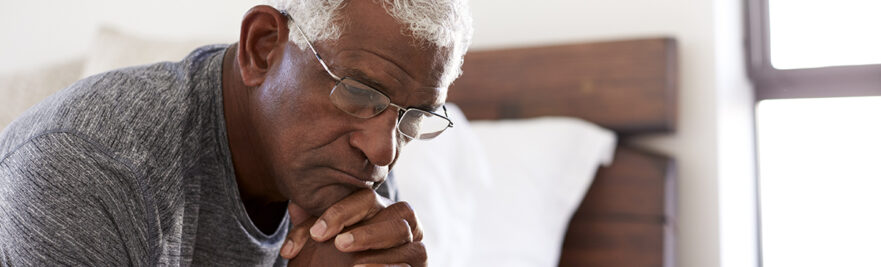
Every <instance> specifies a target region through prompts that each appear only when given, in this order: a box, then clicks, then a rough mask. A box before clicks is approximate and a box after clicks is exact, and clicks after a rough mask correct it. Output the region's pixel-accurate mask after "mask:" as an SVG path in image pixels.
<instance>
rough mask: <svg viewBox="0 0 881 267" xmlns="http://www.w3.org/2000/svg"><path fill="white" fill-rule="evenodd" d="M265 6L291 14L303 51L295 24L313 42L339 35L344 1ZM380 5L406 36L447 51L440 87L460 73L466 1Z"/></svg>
mask: <svg viewBox="0 0 881 267" xmlns="http://www.w3.org/2000/svg"><path fill="white" fill-rule="evenodd" d="M266 2H267V4H268V5H270V6H273V7H275V8H276V9H278V10H283V11H285V12H287V13H288V14H290V15H291V17H292V18H293V21H291V22H290V24H289V25H288V26H289V28H290V29H291V33H290V34H288V36H289V38H290V40H291V42H294V43H295V44H297V46H299V47H300V48H301V49H306V40H303V38H301V37H300V34H299V33H297V32H296V28H295V26H294V24H293V23H294V21H295V22H296V25H298V26H300V28H301V29H302V30H303V32H304V33H305V34H306V36H308V37H309V38H310V39H311V40H312V41H313V42H314V41H320V40H336V39H338V38H339V37H340V35H341V27H340V26H341V25H340V23H341V20H340V19H339V17H338V15H339V14H338V13H339V12H338V11H339V10H340V9H342V8H343V7H344V6H345V2H346V1H345V0H266ZM374 2H381V3H382V6H383V8H385V10H386V12H387V13H388V14H389V15H390V16H392V17H393V18H395V19H396V20H397V21H398V22H400V23H401V24H403V25H406V26H407V28H406V30H407V32H406V33H407V34H409V35H410V36H412V37H414V38H415V39H416V40H417V41H419V42H427V43H429V44H433V45H436V46H437V47H438V48H446V49H450V52H451V56H450V58H449V59H448V60H447V62H446V64H445V66H444V73H443V75H442V76H441V86H442V87H448V86H449V85H450V84H452V83H453V80H455V79H456V78H458V77H459V75H460V74H461V73H462V60H463V59H464V56H465V52H466V51H467V50H468V46H469V45H471V35H472V33H473V31H474V30H473V28H472V26H471V20H472V19H471V12H470V10H469V8H468V3H467V0H374Z"/></svg>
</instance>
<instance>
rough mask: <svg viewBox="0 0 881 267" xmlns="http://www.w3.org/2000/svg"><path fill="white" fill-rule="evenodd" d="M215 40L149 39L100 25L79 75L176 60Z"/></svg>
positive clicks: (83, 75)
mask: <svg viewBox="0 0 881 267" xmlns="http://www.w3.org/2000/svg"><path fill="white" fill-rule="evenodd" d="M213 43H221V42H219V41H218V40H208V39H204V40H178V41H168V40H152V39H148V38H144V37H139V36H134V35H131V34H126V33H123V32H121V31H119V30H116V29H112V28H109V27H101V29H99V30H98V34H97V35H96V36H95V39H94V40H93V41H92V45H91V46H90V48H89V51H88V54H87V56H86V65H85V68H84V69H83V72H82V77H83V78H85V77H88V76H91V75H94V74H98V73H101V72H105V71H109V70H114V69H118V68H122V67H129V66H136V65H143V64H150V63H156V62H161V61H180V60H181V59H183V58H184V57H186V56H187V55H188V54H189V53H190V52H192V51H193V50H195V49H196V48H198V47H200V46H203V45H208V44H213Z"/></svg>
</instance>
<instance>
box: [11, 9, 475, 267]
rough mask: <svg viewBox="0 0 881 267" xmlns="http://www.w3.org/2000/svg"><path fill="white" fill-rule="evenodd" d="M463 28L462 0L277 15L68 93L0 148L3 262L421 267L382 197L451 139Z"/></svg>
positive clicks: (400, 219) (465, 36)
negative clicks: (434, 144) (409, 164)
mask: <svg viewBox="0 0 881 267" xmlns="http://www.w3.org/2000/svg"><path fill="white" fill-rule="evenodd" d="M470 27H471V25H470V19H469V15H468V11H467V7H466V6H465V4H464V3H461V2H459V1H452V0H451V1H388V2H383V1H365V0H353V1H346V2H344V1H323V0H317V1H305V0H304V1H279V2H278V3H273V6H257V7H254V8H252V9H251V10H250V11H248V13H247V14H246V15H245V17H244V18H243V21H242V27H241V32H240V39H239V42H238V43H236V44H233V45H230V46H217V45H215V46H206V47H202V48H199V49H197V50H196V51H194V52H193V53H191V54H190V55H189V56H187V57H186V58H185V59H184V60H183V61H181V62H178V63H159V64H154V65H148V66H142V67H134V68H126V69H121V70H117V71H111V72H108V73H103V74H99V75H96V76H92V77H89V78H86V79H84V80H81V81H79V82H77V83H75V84H73V85H71V86H70V87H69V88H67V89H65V90H63V91H61V92H59V93H58V94H56V95H53V96H52V97H50V98H48V99H47V100H45V101H44V102H42V103H40V104H38V105H37V106H35V107H34V108H32V109H30V110H29V111H28V112H27V113H26V114H24V115H23V116H22V117H20V118H19V119H18V120H16V121H15V122H14V123H13V124H11V125H10V126H9V127H8V128H7V129H6V130H4V132H3V134H2V136H0V263H2V265H14V266H17V265H58V264H64V265H102V266H103V265H111V266H118V265H138V266H141V265H147V266H153V265H224V266H226V265H232V266H241V265H280V264H284V262H285V259H291V260H290V262H288V264H289V265H298V266H352V265H354V264H388V265H398V266H407V265H409V266H422V265H424V264H425V259H426V251H425V248H424V247H423V246H422V244H421V242H420V240H421V230H420V227H419V225H418V220H417V219H416V216H415V214H414V212H413V210H412V209H411V208H410V207H409V206H408V205H407V204H406V203H403V202H400V203H391V201H389V200H388V199H385V198H383V197H380V196H377V194H376V192H375V191H374V189H376V188H377V187H378V186H379V185H380V184H382V182H383V181H384V180H385V178H386V176H387V174H388V171H389V169H390V168H391V167H392V166H393V165H394V162H395V160H396V159H397V158H398V157H399V156H400V154H399V152H400V149H401V147H402V146H403V145H405V144H406V143H408V142H410V141H414V139H430V138H432V137H434V136H437V135H438V134H440V133H441V132H443V130H444V129H446V128H447V127H449V126H452V122H450V121H449V120H448V119H447V118H446V114H445V108H444V107H443V104H444V100H445V98H446V88H447V87H448V86H449V85H450V83H451V82H452V80H453V79H455V77H457V76H458V73H459V66H460V65H461V59H462V56H463V54H464V51H465V50H466V49H467V46H468V43H469V39H470V34H471V28H470ZM132 52H133V53H136V52H137V51H132ZM402 179H406V178H405V177H402ZM289 226H292V228H290V229H288V227H289ZM279 255H281V257H279Z"/></svg>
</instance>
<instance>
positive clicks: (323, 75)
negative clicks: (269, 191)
mask: <svg viewBox="0 0 881 267" xmlns="http://www.w3.org/2000/svg"><path fill="white" fill-rule="evenodd" d="M341 15H342V16H343V17H344V18H345V19H344V22H343V23H342V25H344V26H343V34H342V36H341V37H340V39H339V40H336V41H326V42H315V43H314V44H315V48H316V50H317V51H318V53H319V54H321V56H322V57H323V59H324V60H325V62H326V63H327V64H328V67H329V68H330V69H331V71H332V72H333V73H335V74H337V75H339V76H341V77H350V78H352V79H355V80H358V81H360V82H362V83H364V84H367V85H371V86H373V87H374V88H375V89H377V90H379V91H381V92H383V93H385V94H386V95H388V96H389V98H390V99H391V101H392V103H395V104H398V105H401V106H404V107H418V108H423V109H428V110H435V109H436V108H439V107H440V106H441V105H442V104H443V102H444V100H445V98H446V89H445V88H443V89H438V88H437V85H438V84H439V83H440V76H441V74H442V72H443V71H444V68H443V66H444V64H443V63H444V62H445V61H446V59H447V58H448V57H449V53H448V52H447V51H448V50H446V49H437V48H434V47H430V48H425V47H422V48H419V47H417V46H416V44H417V42H416V41H414V40H413V39H412V38H411V37H409V36H405V35H404V34H403V32H404V31H403V30H404V29H405V28H403V25H400V24H398V23H397V22H396V21H395V20H394V19H393V18H392V17H390V16H389V15H388V14H387V13H386V12H385V10H384V9H382V7H381V6H379V5H377V4H375V3H374V2H373V1H351V2H350V3H348V4H347V6H346V7H345V8H344V9H343V10H342V14H341ZM294 33H296V32H295V31H294ZM281 58H282V59H281V60H280V61H278V62H272V64H273V66H272V67H271V68H270V71H269V73H268V74H267V78H266V80H265V81H264V82H263V84H261V85H260V86H259V87H258V88H256V89H255V91H254V93H253V94H252V95H251V99H250V101H252V104H253V105H252V106H253V107H255V109H256V110H252V112H251V114H253V116H254V117H252V118H251V119H252V121H254V122H255V124H256V127H257V128H258V129H255V130H256V132H257V134H258V135H259V137H260V140H261V144H260V146H261V147H260V148H256V149H259V150H260V151H263V152H264V153H262V154H263V157H264V159H265V160H266V161H268V162H267V163H268V166H269V168H270V169H271V170H270V174H271V175H272V176H273V177H272V178H273V180H274V181H275V183H276V185H277V187H278V190H279V192H280V193H281V194H282V195H283V196H285V197H287V198H289V199H291V201H293V202H294V203H296V204H298V205H300V206H301V207H303V208H304V209H305V210H306V211H308V212H309V213H311V214H313V215H318V214H320V213H322V212H323V211H324V210H325V209H326V208H327V207H329V206H330V205H332V204H333V203H335V202H337V201H338V200H340V199H342V198H343V197H345V196H347V195H349V194H350V193H352V192H354V191H355V190H357V189H361V188H369V187H371V186H372V184H374V183H379V182H382V181H383V180H384V179H385V177H386V175H387V174H388V171H389V168H390V166H392V165H393V163H394V162H395V161H396V160H397V157H398V156H399V152H400V149H401V147H402V146H403V145H405V144H406V142H407V141H406V140H405V138H403V137H402V136H401V135H400V134H399V133H398V131H397V130H396V129H395V123H396V120H397V110H396V109H395V108H392V107H389V108H387V109H386V110H385V111H383V112H382V113H380V114H379V115H377V116H375V117H373V118H369V119H362V118H357V117H354V116H352V115H349V114H347V113H345V112H344V111H342V110H340V109H338V108H337V107H336V106H334V104H333V103H332V102H331V101H330V98H329V94H330V92H331V89H332V88H333V87H334V85H335V84H336V81H335V80H334V79H333V78H332V77H331V76H330V75H328V74H327V72H326V71H325V70H324V69H323V68H322V67H321V65H320V64H319V63H318V61H317V60H316V59H315V57H314V56H313V55H312V52H311V51H309V50H308V49H306V50H300V49H299V48H298V47H297V46H296V45H294V44H293V43H289V44H288V45H287V48H286V49H285V50H284V55H283V56H282V57H281Z"/></svg>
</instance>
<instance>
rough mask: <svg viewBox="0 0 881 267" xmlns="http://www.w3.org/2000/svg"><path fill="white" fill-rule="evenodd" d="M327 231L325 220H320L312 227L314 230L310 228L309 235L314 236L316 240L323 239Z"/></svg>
mask: <svg viewBox="0 0 881 267" xmlns="http://www.w3.org/2000/svg"><path fill="white" fill-rule="evenodd" d="M325 231H327V223H326V222H324V220H318V221H317V222H315V224H314V225H312V228H309V233H310V234H312V237H314V238H321V237H323V236H324V232H325Z"/></svg>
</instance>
